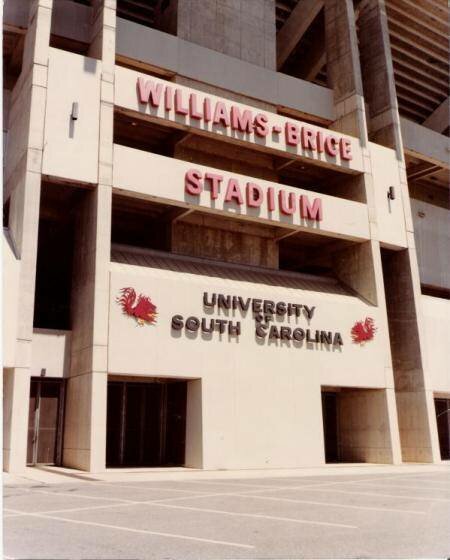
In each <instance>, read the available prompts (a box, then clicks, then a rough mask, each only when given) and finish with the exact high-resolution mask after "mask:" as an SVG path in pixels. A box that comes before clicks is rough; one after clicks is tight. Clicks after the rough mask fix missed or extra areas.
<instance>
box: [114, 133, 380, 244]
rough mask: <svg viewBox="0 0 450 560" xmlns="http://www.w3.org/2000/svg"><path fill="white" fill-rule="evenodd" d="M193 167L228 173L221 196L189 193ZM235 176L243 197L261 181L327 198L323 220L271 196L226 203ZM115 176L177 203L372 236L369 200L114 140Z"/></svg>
mask: <svg viewBox="0 0 450 560" xmlns="http://www.w3.org/2000/svg"><path fill="white" fill-rule="evenodd" d="M190 169H197V170H199V171H200V172H201V173H202V175H203V176H204V174H205V173H206V172H213V173H217V174H219V175H222V176H223V177H224V181H223V183H222V187H221V191H220V193H219V198H218V199H216V200H211V193H210V190H209V189H208V188H206V190H203V192H202V193H201V195H200V196H193V195H190V194H188V193H185V187H184V180H185V173H186V172H187V171H188V170H190ZM230 178H235V179H237V180H238V182H239V186H240V188H241V191H242V194H243V198H244V200H245V188H246V184H247V182H251V183H257V184H258V185H259V186H260V187H261V188H262V189H263V191H265V190H266V189H267V188H268V187H273V188H274V189H275V192H276V194H278V192H279V191H280V190H283V191H285V192H286V194H287V193H294V194H295V195H296V197H298V196H300V195H301V194H303V195H306V196H307V197H308V198H309V200H310V202H311V203H312V202H313V200H314V199H315V198H320V199H322V208H323V220H322V221H321V222H313V221H307V220H303V219H301V217H300V213H299V212H298V211H297V212H296V213H295V214H294V215H292V216H286V215H283V214H282V213H281V212H280V211H279V209H278V204H276V209H275V210H274V211H273V212H269V210H268V207H267V202H266V200H265V201H264V202H263V205H262V206H261V207H260V208H248V207H246V206H245V205H242V206H241V207H239V205H238V204H236V203H225V201H224V198H225V193H226V186H227V183H228V180H229V179H230ZM113 181H114V183H113V184H114V188H116V189H121V190H124V191H129V192H130V193H133V194H141V195H144V196H147V197H149V198H152V199H154V200H160V201H162V202H172V203H178V204H180V205H182V206H193V207H198V206H201V207H202V208H204V209H207V210H211V211H214V212H220V213H221V214H225V213H226V214H227V215H230V216H233V215H234V216H237V217H239V218H247V219H250V220H254V221H260V222H264V221H265V222H271V224H272V225H283V226H285V227H296V228H298V229H302V230H305V231H306V230H309V231H314V232H315V233H320V234H324V235H335V236H336V237H346V238H349V239H368V238H369V237H370V234H369V220H368V214H367V207H366V205H365V204H361V203H359V202H353V201H349V200H344V199H340V198H335V197H333V196H328V195H323V194H318V193H314V192H311V191H306V190H302V189H297V188H294V187H287V186H280V185H278V184H275V183H269V182H268V181H264V180H262V179H253V178H251V177H246V176H244V175H238V174H237V173H229V172H225V171H221V170H218V169H214V168H211V167H205V166H202V165H195V164H192V163H188V162H185V161H180V160H176V159H172V158H166V157H163V156H159V155H156V154H150V153H147V152H144V151H141V150H134V149H132V148H126V147H124V146H119V145H117V144H115V145H114V179H113ZM276 199H277V196H276Z"/></svg>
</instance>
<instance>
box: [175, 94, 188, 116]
mask: <svg viewBox="0 0 450 560" xmlns="http://www.w3.org/2000/svg"><path fill="white" fill-rule="evenodd" d="M175 113H178V114H179V115H187V114H188V113H189V110H188V108H187V107H183V91H182V90H181V89H176V90H175Z"/></svg>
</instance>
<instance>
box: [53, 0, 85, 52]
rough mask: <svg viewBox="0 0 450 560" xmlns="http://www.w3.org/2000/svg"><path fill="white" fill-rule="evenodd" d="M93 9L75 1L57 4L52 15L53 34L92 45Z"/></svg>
mask: <svg viewBox="0 0 450 560" xmlns="http://www.w3.org/2000/svg"><path fill="white" fill-rule="evenodd" d="M92 16H93V14H92V7H91V6H85V5H84V4H78V3H77V2H74V1H73V0H58V1H57V2H55V5H54V8H53V14H52V34H55V35H58V36H60V37H65V38H67V39H74V40H75V41H79V42H81V43H90V41H91V24H92Z"/></svg>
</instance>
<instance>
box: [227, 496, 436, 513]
mask: <svg viewBox="0 0 450 560" xmlns="http://www.w3.org/2000/svg"><path fill="white" fill-rule="evenodd" d="M238 495H239V494H236V496H238ZM242 497H245V498H252V499H255V500H273V501H277V502H292V503H295V504H310V505H314V506H324V507H338V508H349V509H365V510H370V511H383V512H384V511H387V512H394V513H412V514H416V515H426V514H427V512H425V511H417V510H407V509H398V508H378V507H372V506H356V505H353V504H337V503H333V502H313V501H310V500H296V499H294V498H275V497H273V496H255V495H245V494H242Z"/></svg>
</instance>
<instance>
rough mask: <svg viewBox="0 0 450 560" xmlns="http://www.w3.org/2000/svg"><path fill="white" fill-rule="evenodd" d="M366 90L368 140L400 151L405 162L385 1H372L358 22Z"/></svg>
mask: <svg viewBox="0 0 450 560" xmlns="http://www.w3.org/2000/svg"><path fill="white" fill-rule="evenodd" d="M358 26H359V30H360V32H359V37H360V45H359V49H360V57H361V67H362V76H363V88H364V94H365V101H366V104H367V107H368V109H369V111H368V121H369V137H370V139H371V140H373V141H374V142H377V143H378V144H382V145H383V146H387V147H389V148H393V149H394V150H397V154H398V156H399V159H403V149H402V143H401V132H400V118H399V114H398V105H397V94H396V91H395V79H394V67H393V64H392V55H391V47H390V41H389V30H388V23H387V16H386V6H385V2H384V0H369V1H367V2H364V3H363V4H362V7H361V11H360V14H359V20H358Z"/></svg>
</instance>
